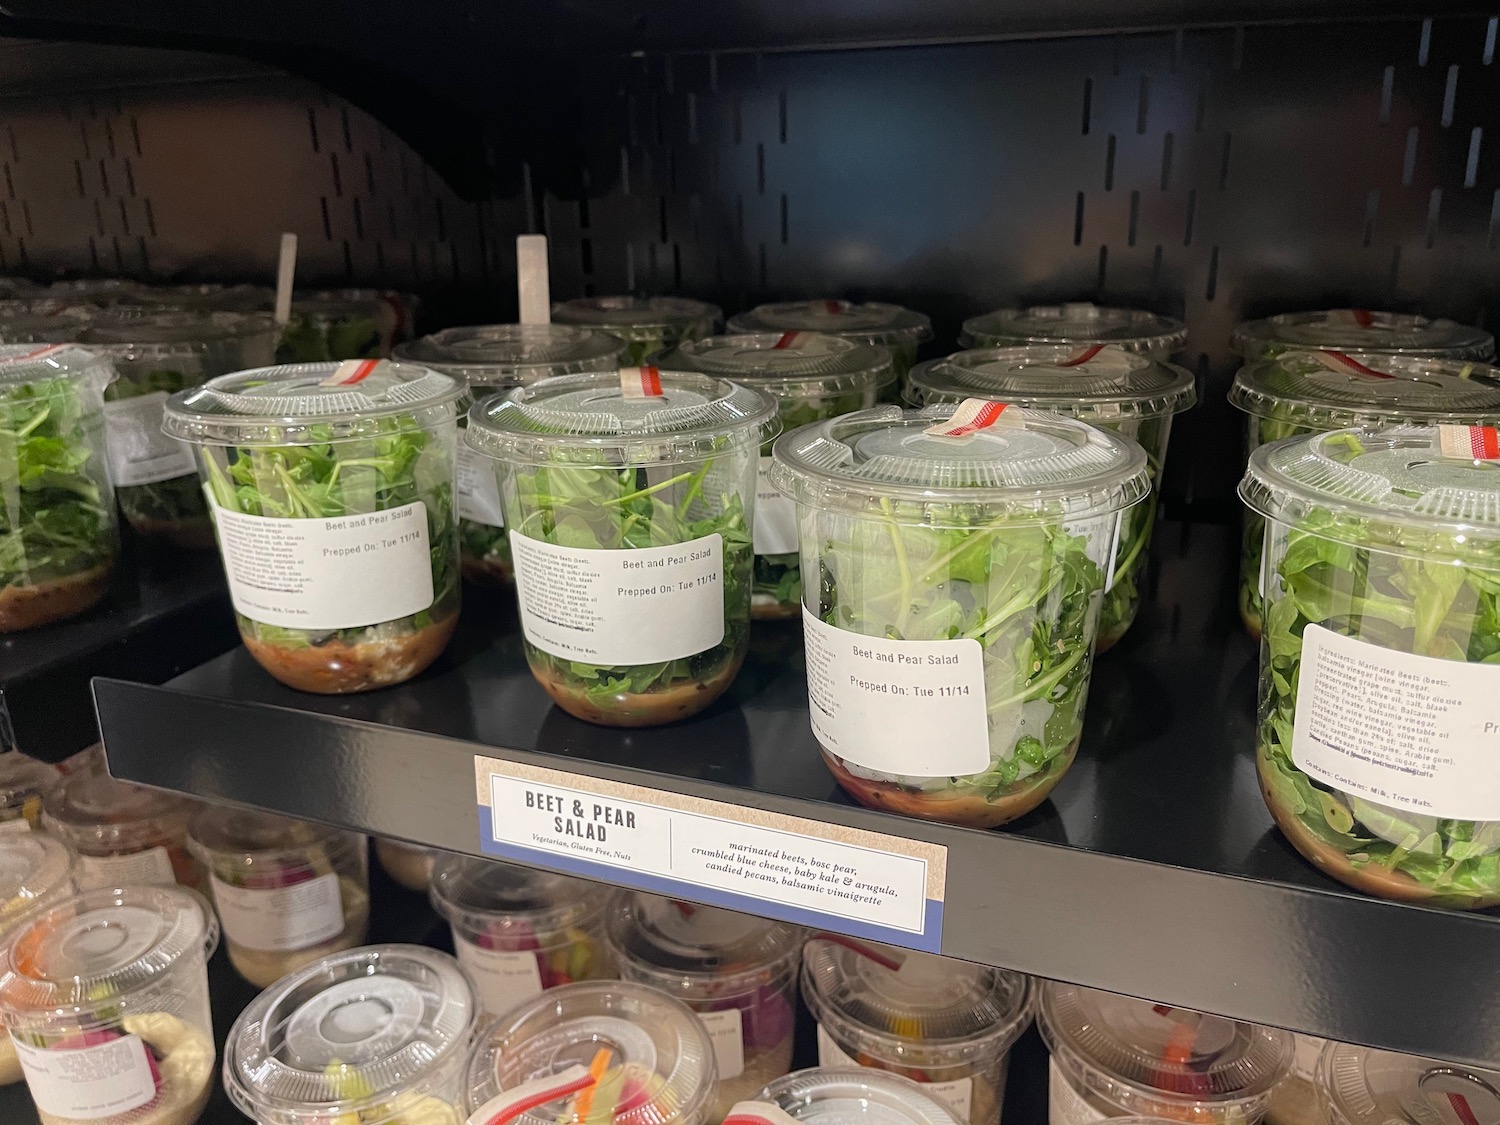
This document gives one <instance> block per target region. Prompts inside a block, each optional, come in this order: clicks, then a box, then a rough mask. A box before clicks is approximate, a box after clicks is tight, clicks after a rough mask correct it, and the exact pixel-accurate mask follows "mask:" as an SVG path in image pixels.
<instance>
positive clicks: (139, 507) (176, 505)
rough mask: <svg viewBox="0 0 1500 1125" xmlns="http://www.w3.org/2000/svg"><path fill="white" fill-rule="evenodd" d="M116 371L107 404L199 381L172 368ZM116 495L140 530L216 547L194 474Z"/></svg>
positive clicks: (118, 491) (122, 490)
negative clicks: (133, 371) (135, 371)
mask: <svg viewBox="0 0 1500 1125" xmlns="http://www.w3.org/2000/svg"><path fill="white" fill-rule="evenodd" d="M117 369H119V370H120V371H121V374H120V377H119V378H118V379H116V380H115V381H114V382H113V383H111V384H110V385H109V387H108V389H106V391H105V392H104V399H105V401H106V402H113V401H117V400H119V399H129V398H139V397H141V396H143V395H149V394H156V393H162V394H169V395H170V394H174V393H175V392H177V391H180V390H183V389H184V388H186V387H189V386H194V385H196V384H197V383H198V382H199V381H200V380H199V379H198V378H197V377H194V376H189V375H187V374H185V373H183V372H181V371H175V370H172V369H170V368H160V367H159V368H154V369H152V370H150V371H147V372H146V373H145V374H144V375H141V376H134V375H132V374H131V373H130V372H129V365H128V364H126V363H118V364H117ZM115 496H116V497H117V498H118V499H119V501H120V510H121V511H122V512H124V513H125V518H126V519H127V520H129V521H130V525H131V527H133V528H135V529H136V530H137V531H141V532H143V533H148V534H150V533H154V532H156V531H157V530H160V531H161V532H162V533H163V534H166V535H168V536H169V537H182V538H184V539H186V540H191V541H194V542H198V541H201V543H202V545H204V546H212V545H213V524H212V522H211V521H210V520H209V518H208V506H207V504H206V503H205V501H204V499H203V489H202V487H201V486H200V485H199V483H198V477H197V475H196V474H195V473H188V474H186V475H184V476H180V477H172V478H171V479H169V480H163V481H155V482H153V483H151V484H134V485H121V486H119V487H118V488H116V489H115Z"/></svg>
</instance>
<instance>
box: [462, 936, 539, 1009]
mask: <svg viewBox="0 0 1500 1125" xmlns="http://www.w3.org/2000/svg"><path fill="white" fill-rule="evenodd" d="M453 948H454V951H455V952H456V953H457V954H458V963H459V964H460V965H462V966H463V967H464V968H466V969H468V970H469V975H470V976H471V977H473V978H474V985H475V987H476V988H478V989H479V1003H480V1005H481V1006H482V1007H483V1008H484V1010H485V1011H486V1012H488V1013H489V1014H490V1015H492V1016H498V1015H502V1014H504V1013H505V1012H508V1011H510V1010H511V1009H512V1008H514V1007H515V1006H516V1005H517V1004H519V1003H521V1001H523V1000H530V999H531V998H532V997H533V996H540V995H541V994H542V967H541V966H540V965H539V964H538V963H537V959H536V957H537V955H536V954H535V953H507V952H503V951H502V950H499V949H485V948H484V947H483V946H479V945H475V944H474V943H473V942H472V941H466V940H465V939H463V938H461V937H459V935H458V931H456V930H455V931H454V933H453Z"/></svg>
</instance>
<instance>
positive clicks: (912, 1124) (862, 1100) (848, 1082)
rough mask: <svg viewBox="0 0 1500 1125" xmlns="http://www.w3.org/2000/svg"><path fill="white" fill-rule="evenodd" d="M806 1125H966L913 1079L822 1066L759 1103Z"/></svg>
mask: <svg viewBox="0 0 1500 1125" xmlns="http://www.w3.org/2000/svg"><path fill="white" fill-rule="evenodd" d="M757 1100H759V1101H764V1102H770V1103H771V1104H772V1105H775V1106H778V1107H780V1109H781V1110H782V1111H783V1112H785V1113H788V1114H790V1115H791V1116H792V1117H793V1118H794V1119H795V1120H797V1121H801V1122H803V1123H804V1125H961V1123H960V1121H959V1119H958V1118H957V1117H955V1116H954V1115H953V1111H952V1110H950V1109H949V1108H948V1107H947V1106H945V1105H944V1104H943V1103H942V1102H940V1101H938V1100H937V1099H936V1098H934V1097H932V1095H930V1094H928V1093H927V1092H926V1091H925V1090H923V1089H922V1087H921V1086H919V1085H918V1084H917V1083H915V1082H913V1081H912V1080H911V1079H910V1078H903V1077H901V1076H900V1075H899V1074H892V1073H891V1072H890V1071H887V1070H872V1069H870V1068H868V1067H865V1068H861V1069H859V1070H836V1069H832V1068H827V1067H818V1068H816V1069H813V1070H798V1071H794V1072H793V1073H791V1074H788V1075H786V1076H785V1077H783V1078H778V1079H776V1081H774V1082H772V1083H771V1084H770V1085H769V1086H767V1087H766V1088H765V1089H764V1090H762V1091H761V1092H760V1096H759V1098H758V1099H757Z"/></svg>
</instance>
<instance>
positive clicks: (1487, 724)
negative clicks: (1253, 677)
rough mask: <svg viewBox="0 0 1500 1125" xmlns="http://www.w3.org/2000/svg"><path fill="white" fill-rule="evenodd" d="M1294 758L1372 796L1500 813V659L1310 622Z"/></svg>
mask: <svg viewBox="0 0 1500 1125" xmlns="http://www.w3.org/2000/svg"><path fill="white" fill-rule="evenodd" d="M1292 760H1293V761H1294V762H1296V763H1297V766H1298V768H1299V769H1301V770H1302V771H1303V772H1304V773H1306V774H1307V775H1308V776H1309V777H1311V778H1313V779H1314V780H1316V781H1320V782H1322V783H1323V784H1325V785H1327V786H1330V787H1331V788H1334V789H1337V790H1340V791H1341V792H1344V793H1349V794H1352V795H1353V796H1356V797H1362V798H1364V799H1366V800H1368V801H1371V802H1374V803H1375V804H1380V805H1389V806H1391V807H1392V808H1398V809H1404V810H1406V811H1408V812H1418V813H1427V814H1429V815H1432V816H1440V817H1452V818H1454V819H1458V820H1500V666H1497V665H1494V664H1465V663H1463V662H1461V661H1457V660H1441V659H1439V658H1437V657H1435V656H1419V655H1416V654H1414V653H1409V652H1395V651H1393V650H1391V649H1388V648H1381V647H1380V646H1378V645H1373V644H1370V643H1369V642H1368V641H1361V640H1356V639H1355V638H1353V637H1345V636H1341V635H1340V634H1338V633H1335V632H1333V631H1332V630H1331V629H1325V628H1324V627H1323V626H1321V625H1309V626H1307V629H1306V631H1305V632H1304V633H1303V636H1302V669H1301V673H1300V676H1299V680H1298V690H1297V710H1296V714H1295V717H1294V720H1293V731H1292Z"/></svg>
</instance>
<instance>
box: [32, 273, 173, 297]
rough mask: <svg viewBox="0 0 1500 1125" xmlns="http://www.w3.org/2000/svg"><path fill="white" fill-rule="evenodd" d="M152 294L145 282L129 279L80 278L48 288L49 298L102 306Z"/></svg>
mask: <svg viewBox="0 0 1500 1125" xmlns="http://www.w3.org/2000/svg"><path fill="white" fill-rule="evenodd" d="M150 292H151V287H150V286H149V285H147V284H146V283H145V282H142V281H134V280H132V279H130V278H128V277H78V278H73V279H72V280H69V281H54V282H53V283H52V284H51V285H49V286H47V295H48V296H49V297H60V298H62V299H63V300H66V301H93V302H96V303H100V304H108V303H111V302H115V301H122V300H125V301H134V300H140V299H142V298H143V297H145V296H146V295H147V294H149V293H150Z"/></svg>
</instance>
